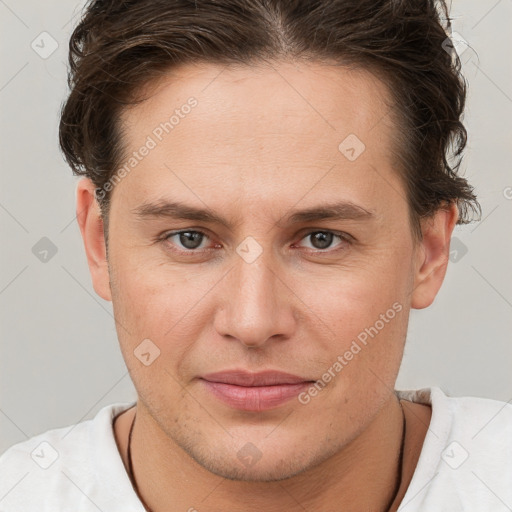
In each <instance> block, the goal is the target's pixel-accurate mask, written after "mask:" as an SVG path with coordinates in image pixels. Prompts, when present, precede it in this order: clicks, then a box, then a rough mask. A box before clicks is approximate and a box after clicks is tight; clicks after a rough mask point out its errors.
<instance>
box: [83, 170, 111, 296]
mask: <svg viewBox="0 0 512 512" xmlns="http://www.w3.org/2000/svg"><path fill="white" fill-rule="evenodd" d="M95 188H96V187H95V185H94V183H93V182H92V181H91V180H90V179H89V178H82V179H81V180H80V181H79V183H78V185H77V189H76V217H77V220H78V225H79V227H80V232H81V234H82V239H83V242H84V247H85V253H86V256H87V263H88V265H89V271H90V273H91V277H92V283H93V287H94V290H95V291H96V293H97V294H98V295H99V296H100V297H101V298H103V299H105V300H108V301H110V300H112V296H111V291H110V277H109V272H108V263H107V254H106V246H105V236H104V233H103V219H102V217H101V210H100V207H99V204H98V201H97V200H96V197H95V193H94V192H95Z"/></svg>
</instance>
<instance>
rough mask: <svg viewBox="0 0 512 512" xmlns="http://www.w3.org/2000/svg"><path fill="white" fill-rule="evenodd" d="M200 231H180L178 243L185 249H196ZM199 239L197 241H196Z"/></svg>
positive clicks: (198, 244)
mask: <svg viewBox="0 0 512 512" xmlns="http://www.w3.org/2000/svg"><path fill="white" fill-rule="evenodd" d="M201 237H202V235H201V233H197V232H194V231H186V232H184V233H180V243H182V244H183V247H186V248H187V249H197V248H198V247H199V246H200V245H201ZM198 240H199V243H198V242H197V241H198Z"/></svg>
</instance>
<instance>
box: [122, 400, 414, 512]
mask: <svg viewBox="0 0 512 512" xmlns="http://www.w3.org/2000/svg"><path fill="white" fill-rule="evenodd" d="M398 403H399V405H400V410H401V411H402V441H401V443H400V452H399V455H398V471H397V478H396V484H395V490H394V492H393V496H392V497H391V500H390V501H389V503H388V505H387V506H386V508H385V509H384V510H389V509H390V508H391V506H392V505H393V502H394V501H395V499H396V497H397V495H398V492H399V491H400V487H401V486H402V468H403V460H404V445H405V428H406V421H405V413H404V408H403V407H402V403H401V402H400V400H398ZM135 417H136V414H135V415H134V416H133V421H132V425H131V427H130V433H129V434H128V450H127V458H128V476H129V477H130V481H131V483H132V487H133V489H134V491H135V493H136V494H137V496H138V498H139V500H140V502H141V503H142V506H143V507H144V509H145V510H146V512H152V510H151V509H150V508H149V507H148V506H147V505H146V503H145V501H144V500H143V499H142V496H141V495H140V493H139V488H138V487H137V482H136V481H135V475H134V473H133V462H132V452H131V445H132V433H133V427H134V425H135Z"/></svg>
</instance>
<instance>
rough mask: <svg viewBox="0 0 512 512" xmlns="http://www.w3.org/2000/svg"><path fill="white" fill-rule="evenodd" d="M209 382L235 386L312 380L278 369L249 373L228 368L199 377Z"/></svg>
mask: <svg viewBox="0 0 512 512" xmlns="http://www.w3.org/2000/svg"><path fill="white" fill-rule="evenodd" d="M201 378H202V379H204V380H207V381H210V382H222V383H224V384H234V385H235V386H246V387H249V386H276V385H279V384H297V383H299V382H312V381H311V380H310V379H305V378H304V377H299V376H297V375H292V374H291V373H285V372H279V371H271V370H268V371H263V372H257V373H251V372H248V371H245V370H228V371H223V372H216V373H209V374H207V375H203V376H202V377H201Z"/></svg>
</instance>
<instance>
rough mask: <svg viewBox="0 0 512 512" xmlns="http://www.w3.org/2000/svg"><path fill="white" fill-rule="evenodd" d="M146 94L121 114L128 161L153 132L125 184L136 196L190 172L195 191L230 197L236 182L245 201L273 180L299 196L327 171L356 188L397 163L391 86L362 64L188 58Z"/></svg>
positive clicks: (332, 183)
mask: <svg viewBox="0 0 512 512" xmlns="http://www.w3.org/2000/svg"><path fill="white" fill-rule="evenodd" d="M143 93H144V95H145V98H146V99H145V100H144V101H143V102H141V103H139V104H137V105H136V106H134V107H131V108H129V109H127V110H125V111H124V112H123V113H122V115H121V122H122V126H123V131H124V134H123V142H124V146H125V162H126V161H128V159H129V158H130V155H132V154H133V152H138V150H139V149H140V148H142V147H143V146H144V145H148V141H149V140H151V142H150V143H149V146H151V149H150V150H149V151H144V153H145V155H144V157H143V158H140V159H138V161H137V162H136V165H134V166H133V170H131V172H130V176H129V179H126V180H123V182H122V183H121V185H122V187H123V188H125V189H126V190H127V191H128V192H130V189H131V191H132V192H133V193H135V192H136V194H137V196H138V197H139V198H140V197H142V196H151V195H153V197H155V194H157V193H158V189H159V187H160V188H161V186H162V180H164V181H165V182H166V183H167V185H168V186H169V187H172V186H173V183H175V182H177V181H179V176H185V177H186V179H185V180H181V181H182V183H181V184H179V187H180V189H183V190H184V187H186V186H187V185H186V184H185V181H186V183H187V184H188V185H190V187H192V189H193V190H191V191H190V190H189V192H194V193H196V194H197V195H202V196H203V197H204V194H208V195H210V196H212V195H213V196H215V195H216V193H218V194H219V199H224V201H225V198H226V197H227V195H226V194H227V193H228V192H229V191H231V192H232V193H233V196H232V197H233V198H235V197H236V199H237V200H242V198H245V199H247V200H248V201H250V200H251V198H252V197H257V198H259V200H260V201H261V200H262V198H263V197H264V196H265V195H268V194H269V192H271V189H273V190H275V191H276V193H278V192H280V193H281V195H284V194H285V192H287V191H294V192H293V193H294V194H295V195H296V194H297V193H300V190H301V189H303V190H306V189H307V188H309V189H313V188H314V183H315V181H319V179H320V178H321V179H322V180H321V181H322V183H321V185H322V187H323V190H327V191H328V190H331V191H332V190H334V189H333V187H337V186H339V185H340V184H342V183H343V184H345V185H346V193H347V195H351V194H352V195H353V194H354V193H355V189H357V187H359V188H361V187H364V188H366V189H368V190H370V189H372V188H375V187H382V175H383V174H386V173H387V174H389V172H390V171H391V170H392V164H391V145H392V144H391V143H392V136H393V132H394V127H393V124H392V122H391V119H390V116H389V112H390V101H389V94H388V91H387V88H386V86H385V84H383V83H382V82H381V81H380V80H378V79H377V78H376V77H375V76H373V75H372V74H371V73H369V72H367V71H364V70H361V69H349V68H347V67H342V66H339V65H337V66H335V65H327V64H323V63H316V62H309V63H304V62H301V63H290V62H274V63H265V64H259V65H255V66H250V67H249V66H245V65H244V66H232V65H231V66H222V65H214V64H194V65H192V64H187V65H182V66H179V67H177V68H175V69H173V70H171V71H169V73H168V74H166V75H165V76H163V77H162V78H160V79H159V80H157V81H154V82H152V83H151V84H149V85H148V86H147V87H146V88H145V90H144V91H143ZM190 105H193V106H192V107H190ZM347 149H348V150H349V153H346V150H347ZM352 149H354V150H355V152H356V156H357V153H359V152H361V151H362V153H361V155H360V156H359V157H358V158H357V159H352V158H348V157H353V156H354V155H353V153H354V152H352V154H351V153H350V151H351V150H352ZM333 168H334V169H335V171H336V172H330V170H332V169H333ZM376 173H377V174H376ZM379 175H380V178H379ZM370 178H371V179H370ZM389 179H393V178H390V177H389V176H388V177H387V178H385V179H384V181H388V182H389ZM190 187H189V188H190ZM394 188H395V189H396V186H395V187H394ZM339 194H341V195H343V191H342V190H341V189H340V190H339V191H338V195H339ZM189 195H190V194H189ZM270 196H271V194H270V195H269V197H270ZM296 199H299V198H298V197H297V198H296ZM260 204H261V203H260Z"/></svg>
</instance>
